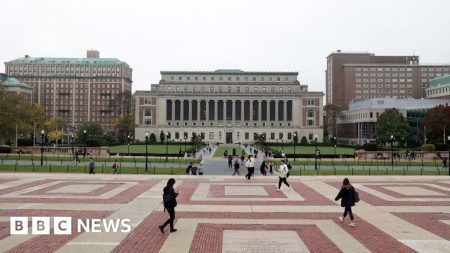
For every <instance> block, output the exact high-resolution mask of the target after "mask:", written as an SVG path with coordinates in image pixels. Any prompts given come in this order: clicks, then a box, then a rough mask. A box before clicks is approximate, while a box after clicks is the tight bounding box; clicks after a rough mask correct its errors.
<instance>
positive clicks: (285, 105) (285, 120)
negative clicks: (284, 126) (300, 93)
mask: <svg viewBox="0 0 450 253" xmlns="http://www.w3.org/2000/svg"><path fill="white" fill-rule="evenodd" d="M283 121H284V122H287V101H286V100H283Z"/></svg>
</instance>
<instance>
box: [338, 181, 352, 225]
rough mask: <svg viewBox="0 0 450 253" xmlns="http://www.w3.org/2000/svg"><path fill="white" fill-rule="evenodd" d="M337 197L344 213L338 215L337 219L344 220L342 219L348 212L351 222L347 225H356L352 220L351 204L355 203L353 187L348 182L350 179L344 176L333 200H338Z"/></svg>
mask: <svg viewBox="0 0 450 253" xmlns="http://www.w3.org/2000/svg"><path fill="white" fill-rule="evenodd" d="M339 199H340V200H341V206H342V207H344V215H343V216H342V217H339V220H340V221H341V222H344V219H345V217H346V216H347V214H348V215H349V216H350V220H351V223H350V224H348V225H349V226H352V227H354V226H356V224H355V222H354V221H353V219H354V217H353V213H352V206H354V205H355V188H353V186H352V185H351V184H350V180H348V178H344V181H343V182H342V186H341V190H340V191H339V193H338V195H337V196H336V198H335V199H334V200H335V201H338V200H339Z"/></svg>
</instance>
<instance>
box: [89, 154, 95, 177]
mask: <svg viewBox="0 0 450 253" xmlns="http://www.w3.org/2000/svg"><path fill="white" fill-rule="evenodd" d="M94 170H95V163H94V160H93V159H92V157H91V158H89V174H95V172H94Z"/></svg>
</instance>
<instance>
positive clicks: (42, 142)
mask: <svg viewBox="0 0 450 253" xmlns="http://www.w3.org/2000/svg"><path fill="white" fill-rule="evenodd" d="M44 134H45V132H44V130H42V131H41V166H43V165H44Z"/></svg>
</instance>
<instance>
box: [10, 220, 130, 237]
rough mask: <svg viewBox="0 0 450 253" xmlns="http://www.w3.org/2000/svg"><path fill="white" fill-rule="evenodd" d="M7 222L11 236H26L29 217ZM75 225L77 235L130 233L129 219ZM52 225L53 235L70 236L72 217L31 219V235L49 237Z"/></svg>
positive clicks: (80, 221)
mask: <svg viewBox="0 0 450 253" xmlns="http://www.w3.org/2000/svg"><path fill="white" fill-rule="evenodd" d="M9 222H10V234H11V235H28V233H29V217H10V219H9ZM75 224H76V229H77V230H76V231H77V232H78V233H82V232H88V233H102V232H107V233H108V232H114V233H117V232H119V231H120V232H121V233H128V232H130V231H131V221H130V219H77V220H76V223H75ZM52 225H53V234H55V235H70V234H72V217H53V218H52V219H51V218H50V217H31V234H33V235H49V234H50V229H51V227H52Z"/></svg>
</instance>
